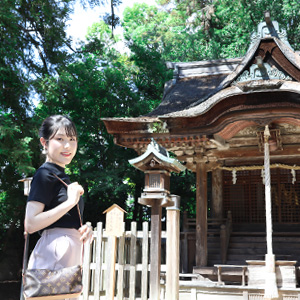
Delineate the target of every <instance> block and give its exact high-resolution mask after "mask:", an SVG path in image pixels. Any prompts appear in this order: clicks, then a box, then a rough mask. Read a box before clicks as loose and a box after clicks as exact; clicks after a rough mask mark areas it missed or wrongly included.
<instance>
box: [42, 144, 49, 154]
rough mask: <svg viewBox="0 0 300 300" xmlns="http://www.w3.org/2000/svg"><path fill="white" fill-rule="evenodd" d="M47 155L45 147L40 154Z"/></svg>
mask: <svg viewBox="0 0 300 300" xmlns="http://www.w3.org/2000/svg"><path fill="white" fill-rule="evenodd" d="M47 153H48V150H47V149H46V147H45V146H44V148H43V151H42V154H44V155H46V154H47Z"/></svg>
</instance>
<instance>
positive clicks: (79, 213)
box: [52, 173, 82, 226]
mask: <svg viewBox="0 0 300 300" xmlns="http://www.w3.org/2000/svg"><path fill="white" fill-rule="evenodd" d="M52 174H53V175H54V176H55V177H56V178H57V179H58V180H59V181H60V182H61V183H62V184H64V185H65V186H66V187H68V185H67V184H66V183H65V182H64V181H63V180H62V179H61V178H59V177H58V176H57V175H56V174H54V173H52ZM76 206H77V211H78V215H79V220H80V225H81V226H82V219H81V214H80V209H79V205H78V203H77V205H76Z"/></svg>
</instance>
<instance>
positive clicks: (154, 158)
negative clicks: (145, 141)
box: [129, 139, 186, 173]
mask: <svg viewBox="0 0 300 300" xmlns="http://www.w3.org/2000/svg"><path fill="white" fill-rule="evenodd" d="M129 163H130V164H131V165H133V166H134V167H135V168H137V169H139V170H141V171H143V172H145V171H147V170H166V171H170V172H176V173H179V172H181V171H184V170H185V169H186V167H185V166H184V165H182V164H181V163H180V162H179V161H178V160H177V159H176V158H171V157H170V156H169V153H168V151H167V150H166V149H165V148H164V147H162V146H160V145H159V144H158V143H156V141H155V140H154V139H152V140H151V142H150V144H149V145H148V147H147V150H146V152H145V153H143V154H142V155H140V156H138V157H136V158H134V159H131V160H129Z"/></svg>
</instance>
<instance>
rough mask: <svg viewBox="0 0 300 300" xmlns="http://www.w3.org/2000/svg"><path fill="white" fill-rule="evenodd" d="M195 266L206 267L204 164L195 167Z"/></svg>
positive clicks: (205, 184) (205, 188)
mask: <svg viewBox="0 0 300 300" xmlns="http://www.w3.org/2000/svg"><path fill="white" fill-rule="evenodd" d="M196 181H197V182H196V210H197V212H196V265H197V266H202V267H203V266H207V173H206V166H205V163H204V162H200V163H199V162H198V163H197V166H196Z"/></svg>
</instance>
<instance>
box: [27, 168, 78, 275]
mask: <svg viewBox="0 0 300 300" xmlns="http://www.w3.org/2000/svg"><path fill="white" fill-rule="evenodd" d="M52 175H54V176H55V177H56V178H57V179H58V180H59V181H60V182H61V183H63V184H64V185H65V186H66V187H68V184H66V183H65V182H64V181H63V180H62V179H61V178H59V177H58V176H57V175H56V174H54V173H52ZM76 206H77V211H78V215H79V220H80V225H81V226H82V219H81V214H80V209H79V205H78V203H77V205H76ZM28 249H29V233H28V232H27V230H26V227H25V222H24V253H23V264H22V276H23V275H24V273H25V270H26V269H27V265H28ZM82 251H83V248H82ZM82 255H83V253H82Z"/></svg>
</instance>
